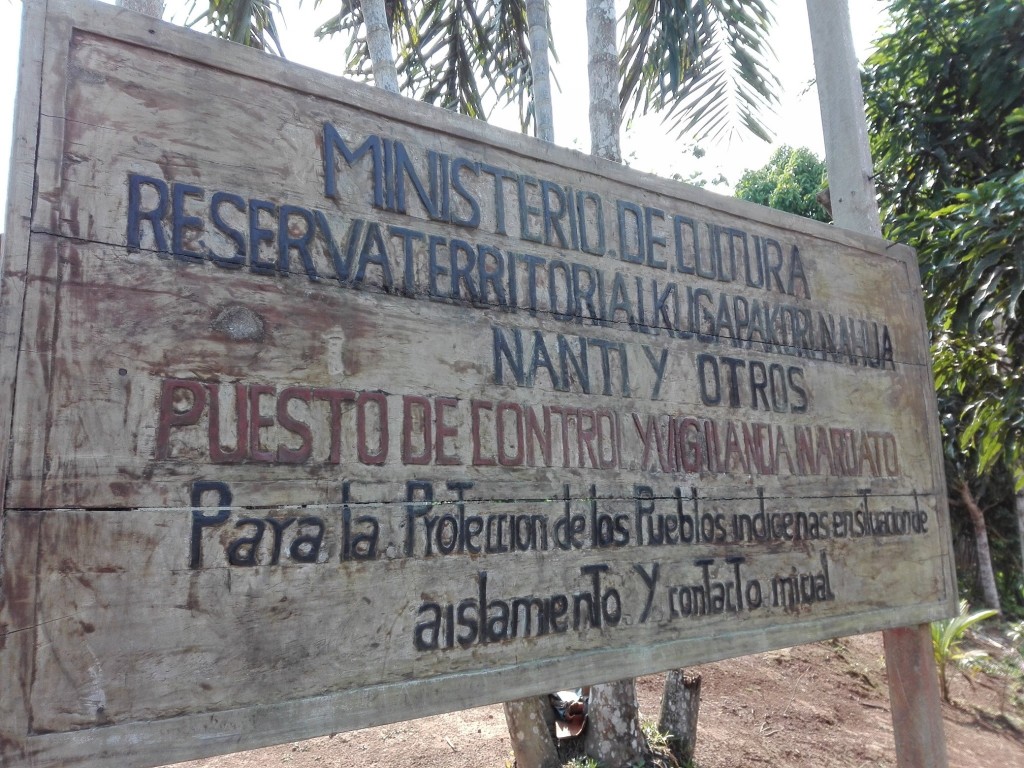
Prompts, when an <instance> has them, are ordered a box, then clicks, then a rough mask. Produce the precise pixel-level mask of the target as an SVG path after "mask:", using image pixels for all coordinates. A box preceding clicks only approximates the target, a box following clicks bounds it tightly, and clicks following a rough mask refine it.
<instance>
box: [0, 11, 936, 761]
mask: <svg viewBox="0 0 1024 768" xmlns="http://www.w3.org/2000/svg"><path fill="white" fill-rule="evenodd" d="M34 7H36V8H40V9H43V8H45V11H46V13H45V16H46V24H47V26H46V32H45V44H44V45H42V46H41V49H40V50H38V51H35V52H34V55H35V58H34V59H33V58H32V57H31V56H29V55H28V54H26V56H28V59H30V60H34V61H36V64H35V65H34V66H35V69H34V70H33V69H32V67H31V66H28V65H26V68H25V71H26V72H29V73H30V74H31V75H32V77H31V78H29V77H28V76H26V79H27V80H28V83H27V84H26V87H29V86H30V87H32V88H34V89H35V92H36V93H38V94H39V97H38V100H37V101H31V100H30V101H27V102H26V103H27V104H29V105H30V107H31V108H30V109H29V111H28V112H27V113H26V117H25V119H26V120H33V121H35V123H34V124H35V125H38V130H37V133H38V136H39V140H38V147H30V146H24V147H21V148H20V149H18V150H17V155H18V163H20V166H19V167H22V168H23V171H22V174H21V176H22V178H23V179H31V178H32V177H33V175H34V176H35V178H37V179H38V187H37V192H36V197H35V198H34V199H31V200H27V199H26V197H25V196H26V195H27V194H28V192H29V190H28V188H25V187H24V186H22V187H21V188H20V189H21V194H22V200H23V201H24V203H25V204H24V206H23V207H22V208H21V209H20V210H22V215H23V216H27V215H28V214H27V212H28V211H31V212H32V220H31V227H30V228H29V229H28V230H27V231H24V235H25V236H23V237H22V239H21V240H15V241H14V242H13V243H8V244H5V248H6V249H7V251H6V253H8V254H9V256H8V257H7V258H5V265H4V270H5V271H4V277H3V279H4V283H3V285H4V288H3V290H4V294H3V304H2V306H3V307H4V308H5V309H4V311H5V312H8V314H6V315H5V316H4V317H5V318H6V319H5V320H4V322H5V326H4V329H5V333H7V334H8V336H5V341H4V346H3V347H2V348H0V354H2V359H0V363H2V365H0V370H2V371H4V372H5V373H4V375H7V376H10V377H11V379H10V382H9V384H8V385H7V388H6V390H5V391H4V394H6V392H11V393H12V394H10V395H6V396H8V397H9V399H8V401H7V406H8V409H9V411H10V413H11V417H10V422H9V423H10V430H11V433H10V434H11V445H10V451H9V455H10V457H11V461H10V465H9V466H6V467H3V472H4V475H3V477H2V481H3V482H2V485H3V487H4V488H5V489H6V501H5V507H4V511H3V528H2V530H3V539H2V541H0V546H2V549H0V595H2V596H0V624H3V625H4V627H5V629H4V632H5V633H6V634H5V635H3V638H4V640H3V641H2V642H0V669H3V670H4V672H3V674H0V686H2V688H0V692H2V693H3V694H4V695H3V696H0V702H2V703H0V714H2V717H0V757H2V758H3V760H4V762H5V764H10V765H12V766H17V767H19V768H20V766H23V765H24V766H28V765H31V766H35V767H36V768H38V766H48V765H81V766H102V765H107V764H111V763H112V762H116V763H117V764H118V765H124V764H130V765H140V766H141V765H152V764H155V763H158V762H161V761H167V760H179V759H187V758H191V757H196V756H200V755H207V754H215V753H218V752H223V751H228V750H232V749H239V748H245V747H253V746H257V745H261V744H269V743H274V742H277V741H281V740H284V739H295V738H301V737H303V736H312V735H315V734H319V733H324V732H329V731H338V730H344V729H348V728H357V727H361V726H365V725H369V724H373V723H381V722H385V721H387V720H394V719H404V718H408V717H413V716H419V715H423V714H428V713H431V712H437V711H443V710H445V709H448V708H451V707H455V706H471V705H475V704H482V703H486V702H493V701H499V700H504V699H515V698H522V697H525V696H529V695H535V694H538V693H541V692H544V691H547V690H551V689H552V688H557V687H560V686H571V685H578V684H581V683H596V682H601V681H604V680H607V679H608V678H610V677H622V676H628V675H636V674H641V673H643V672H649V671H654V670H661V669H669V668H674V667H679V666H683V665H688V664H693V663H697V662H700V661H710V660H714V659H719V658H727V657H729V656H733V655H739V654H744V653H751V652H755V651H759V650H765V649H768V648H773V647H780V646H784V645H792V644H795V643H798V642H807V641H810V640H814V639H819V638H824V637H831V636H839V635H843V634H848V633H853V632H860V631H865V630H868V629H878V628H885V627H893V626H899V625H902V624H906V623H907V622H926V621H929V620H931V619H933V618H936V617H939V616H942V615H944V614H945V613H947V612H948V610H949V608H950V606H951V605H952V603H953V601H954V599H955V588H954V579H953V572H952V561H951V558H950V555H949V529H948V521H947V512H946V508H945V494H944V484H943V481H942V478H941V463H940V462H939V461H938V441H937V436H936V435H937V433H936V431H935V428H934V420H935V417H934V407H933V405H934V404H933V400H932V395H931V393H930V389H929V386H930V380H929V378H928V360H927V345H926V336H925V333H924V325H923V319H922V311H921V304H920V296H919V293H918V285H917V277H916V267H915V264H914V259H913V254H912V253H911V252H909V250H908V249H903V248H898V247H890V246H889V245H888V244H886V243H883V242H882V241H879V240H875V239H872V238H866V237H860V236H857V235H854V234H851V233H846V232H841V231H837V230H835V229H833V228H829V227H825V226H819V225H817V224H815V223H814V222H808V221H805V220H799V219H793V218H790V217H786V216H783V215H780V214H778V213H776V212H771V211H768V210H767V209H761V208H758V207H756V206H749V205H745V204H743V203H740V202H738V201H734V200H726V199H723V198H719V197H717V196H714V195H709V194H706V193H704V192H702V191H700V190H693V189H690V188H687V187H684V186H680V185H676V184H672V183H670V182H667V181H665V180H661V179H655V178H653V177H650V176H644V175H642V174H637V173H634V172H632V171H630V170H629V169H626V168H622V167H619V166H617V165H614V164H608V163H603V162H600V161H598V160H595V159H593V158H589V157H586V156H583V155H579V154H577V153H572V152H568V151H564V150H560V149H558V148H556V147H553V146H550V145H547V144H543V143H538V142H534V141H532V140H530V139H527V138H525V137H521V136H518V135H513V134H508V133H506V132H503V131H496V130H493V129H490V128H488V127H486V126H483V125H481V124H479V123H478V122H475V121H468V120H464V119H461V118H459V117H457V116H454V115H450V114H448V113H444V112H439V111H437V110H432V109H429V108H427V107H424V106H423V105H419V104H413V103H408V102H406V101H404V100H400V99H397V98H396V97H393V96H391V95H389V94H384V93H381V92H379V91H374V90H372V89H367V88H363V87H358V86H353V85H352V84H349V83H344V82H339V81H337V80H335V79H332V78H329V77H327V76H324V75H320V74H316V73H312V72H310V71H308V70H303V69H302V68H300V67H293V66H291V65H288V64H286V63H282V62H279V61H276V60H274V59H271V58H269V57H265V56H262V55H258V54H255V53H254V52H252V51H248V50H244V49H238V48H236V47H233V46H225V45H221V44H218V43H216V42H215V41H211V40H209V39H207V38H204V37H202V36H197V35H193V34H190V33H186V32H183V31H181V30H176V29H174V28H173V27H171V26H170V25H165V24H161V23H158V22H155V21H152V20H148V19H140V18H137V17H134V16H132V15H131V14H126V13H122V12H117V11H115V10H113V9H110V8H106V7H103V6H99V5H96V4H92V3H85V2H77V1H76V2H69V3H60V4H49V5H47V4H43V3H40V4H36V5H35V6H34ZM39 13H40V17H39V19H38V20H37V21H36V22H34V23H35V24H36V25H37V26H36V28H38V29H40V31H39V32H38V35H39V37H40V39H44V38H43V32H42V27H41V25H42V24H43V15H44V14H43V11H42V10H40V11H39ZM33 72H34V74H32V73H33ZM32 78H34V79H32ZM17 195H18V192H17V191H14V192H12V199H15V198H16V197H17ZM23 230H25V228H24V226H23ZM22 296H24V298H22ZM8 307H11V308H13V307H17V310H16V311H15V310H14V309H10V310H8V309H7V308H8ZM15 318H16V319H17V322H15ZM2 383H3V382H2V381H0V384H2ZM0 404H2V402H0ZM5 418H6V417H5ZM4 455H5V456H6V455H8V452H6V451H5V452H4ZM485 585H486V586H485ZM506 613H507V615H506ZM513 614H514V615H515V616H516V617H517V618H516V619H515V620H513ZM527 616H529V623H528V624H527V620H526V617H527ZM710 637H714V642H709V638H710ZM567 662H571V663H567ZM7 670H13V672H11V673H8V672H7ZM609 670H614V671H609ZM186 735H187V736H188V738H186Z"/></svg>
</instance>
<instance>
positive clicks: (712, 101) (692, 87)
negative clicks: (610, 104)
mask: <svg viewBox="0 0 1024 768" xmlns="http://www.w3.org/2000/svg"><path fill="white" fill-rule="evenodd" d="M771 24H772V16H771V13H770V11H769V10H768V6H767V4H766V3H765V2H764V0H630V2H629V4H628V5H627V8H626V12H625V14H624V16H623V45H622V51H621V57H620V66H621V72H622V84H621V89H620V94H619V100H620V103H621V105H622V109H623V114H637V113H639V114H647V113H649V112H655V113H661V114H662V115H663V116H664V119H665V120H666V122H668V123H669V124H670V125H671V129H672V130H673V131H675V132H677V133H680V134H682V133H685V134H687V135H688V136H689V138H691V139H694V140H702V139H712V140H714V139H719V138H722V137H724V136H727V135H731V134H733V133H735V132H737V131H738V130H740V129H746V130H748V131H750V132H751V133H753V134H754V135H756V136H758V137H760V138H762V139H765V140H766V141H768V140H770V138H771V137H770V134H769V132H768V130H767V128H766V127H765V125H764V122H763V115H764V113H765V112H767V111H770V109H771V108H772V106H773V105H774V104H775V102H776V100H777V99H776V95H775V92H776V89H777V87H778V85H779V81H778V78H777V77H775V75H773V74H772V72H771V70H770V68H769V65H768V62H769V60H770V59H771V58H773V54H772V52H771V49H770V47H769V45H768V42H767V39H768V31H769V29H770V27H771Z"/></svg>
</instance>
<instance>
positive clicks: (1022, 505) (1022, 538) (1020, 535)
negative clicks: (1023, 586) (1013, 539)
mask: <svg viewBox="0 0 1024 768" xmlns="http://www.w3.org/2000/svg"><path fill="white" fill-rule="evenodd" d="M1013 507H1014V509H1015V510H1016V512H1017V543H1018V544H1019V545H1020V567H1021V573H1022V575H1021V580H1024V490H1020V491H1017V495H1016V496H1014V498H1013Z"/></svg>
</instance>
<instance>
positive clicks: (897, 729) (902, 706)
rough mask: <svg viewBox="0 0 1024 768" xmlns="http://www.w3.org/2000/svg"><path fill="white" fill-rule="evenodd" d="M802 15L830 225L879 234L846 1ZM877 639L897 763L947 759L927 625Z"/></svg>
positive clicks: (926, 765)
mask: <svg viewBox="0 0 1024 768" xmlns="http://www.w3.org/2000/svg"><path fill="white" fill-rule="evenodd" d="M807 16H808V20H809V21H810V28H811V46H812V48H813V51H814V72H815V76H816V78H817V81H818V99H819V102H820V104H821V123H822V129H823V131H824V135H825V161H826V164H827V165H828V183H829V190H830V192H831V197H832V211H833V216H834V219H835V223H836V226H839V227H843V228H845V229H850V230H854V231H856V232H861V233H863V234H866V235H874V236H876V237H881V235H882V230H881V224H880V222H879V213H878V203H877V202H876V200H875V185H874V182H873V181H872V176H873V173H874V170H873V166H872V163H871V148H870V146H869V144H868V134H867V123H866V121H865V119H864V95H863V93H862V91H861V86H860V73H859V71H858V67H857V57H856V54H855V52H854V50H853V35H852V33H851V30H850V13H849V8H848V6H847V2H846V0H807ZM883 639H884V642H885V663H886V669H887V671H888V677H889V697H890V700H891V706H892V721H893V731H894V734H895V739H896V763H897V765H898V766H900V768H937V767H941V766H946V765H948V763H947V759H946V739H945V736H944V733H943V726H942V706H941V703H940V699H939V686H938V679H937V675H936V670H935V664H934V661H933V656H932V649H931V634H930V632H929V629H928V625H927V624H921V625H919V626H915V627H908V628H904V629H892V630H888V631H886V632H884V633H883Z"/></svg>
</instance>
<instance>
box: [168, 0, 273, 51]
mask: <svg viewBox="0 0 1024 768" xmlns="http://www.w3.org/2000/svg"><path fill="white" fill-rule="evenodd" d="M205 5H206V9H205V10H202V11H200V10H199V7H200V2H199V0H191V6H190V8H189V12H188V17H187V18H188V21H187V22H186V25H187V26H189V27H194V26H203V25H204V24H205V25H207V26H209V27H210V31H211V32H212V34H213V35H215V36H216V37H220V38H223V39H224V40H230V41H231V42H233V43H239V44H241V45H247V46H249V47H250V48H258V49H259V50H261V51H267V52H268V53H273V54H276V55H278V56H284V49H283V48H282V46H281V38H280V36H279V35H278V32H277V18H276V15H275V14H280V13H281V6H280V5H279V4H278V2H277V0H208V1H207V2H206V3H205Z"/></svg>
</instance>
